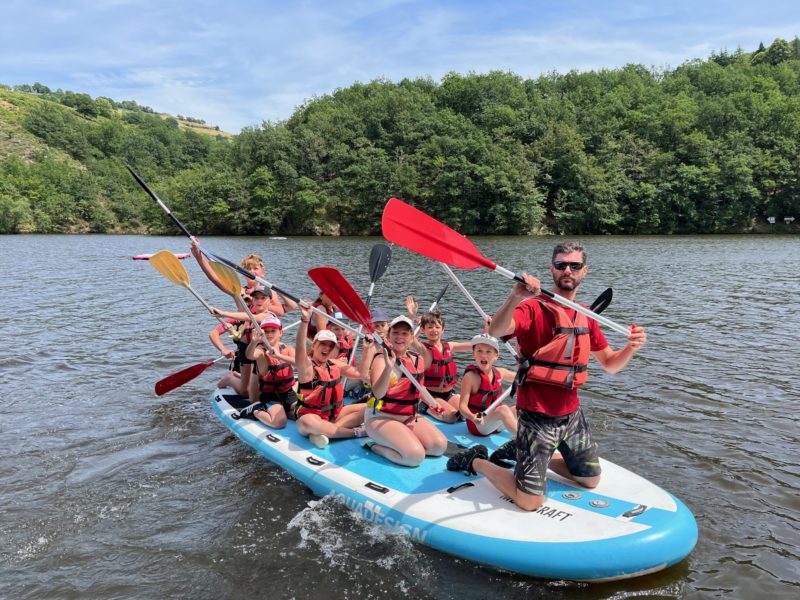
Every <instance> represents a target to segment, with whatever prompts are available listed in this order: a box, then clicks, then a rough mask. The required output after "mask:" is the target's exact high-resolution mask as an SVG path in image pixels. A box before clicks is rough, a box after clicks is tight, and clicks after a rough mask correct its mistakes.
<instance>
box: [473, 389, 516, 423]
mask: <svg viewBox="0 0 800 600" xmlns="http://www.w3.org/2000/svg"><path fill="white" fill-rule="evenodd" d="M513 391H514V386H508V387H507V388H506V390H505V391H504V392H503V393H502V394H500V397H499V398H497V400H495V401H494V402H492V403H491V404H490V405H489V406H488V407H487V408H486V410H483V411H481V413H480V414H482V415H483V416H484V417H486V416H488V415H489V414H491V412H492V411H493V410H494V409H495V408H497V407H498V406H500V405H501V404H502V403H503V401H504V400H505V399H506V398H508V397H509V396H510V395H511V392H513Z"/></svg>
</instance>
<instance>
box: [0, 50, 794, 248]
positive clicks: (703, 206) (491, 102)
mask: <svg viewBox="0 0 800 600" xmlns="http://www.w3.org/2000/svg"><path fill="white" fill-rule="evenodd" d="M21 88H22V86H18V87H17V89H16V90H12V89H9V88H5V89H2V88H0V126H2V128H0V232H3V233H9V232H33V231H36V232H62V231H92V232H124V231H137V232H152V233H161V232H168V231H172V225H171V223H169V222H168V221H167V220H166V218H165V216H164V215H163V214H161V213H160V211H159V209H158V207H157V206H155V205H154V203H152V201H151V200H150V199H149V198H148V197H146V196H145V195H144V194H143V192H142V191H141V190H140V189H138V187H137V186H136V184H135V182H133V180H132V179H131V178H130V176H129V175H128V173H127V171H126V170H125V167H124V163H127V164H130V165H131V166H133V167H134V168H135V169H136V170H137V171H138V172H139V173H140V174H141V175H142V177H144V178H145V180H147V181H148V182H149V183H150V185H151V187H153V188H154V189H155V190H156V191H157V193H158V194H159V195H160V196H161V197H162V198H163V199H165V201H167V202H168V204H169V206H170V208H171V209H172V210H173V211H174V212H175V213H176V215H177V216H178V217H179V218H180V219H181V220H182V221H184V222H185V223H186V224H187V226H188V227H189V228H190V229H191V230H193V231H196V232H197V233H198V234H255V235H267V234H323V235H324V234H343V235H363V234H379V233H380V216H381V212H382V210H383V206H384V204H385V201H386V200H387V199H388V198H389V197H392V196H397V197H399V198H402V199H403V200H405V201H407V202H410V203H412V204H414V205H415V206H417V207H418V208H420V209H422V210H424V211H426V212H428V213H429V214H431V215H433V216H435V217H436V218H438V219H439V220H442V221H444V222H446V223H447V224H448V225H450V226H452V227H454V228H455V229H457V230H459V231H461V232H462V233H465V234H510V235H520V234H534V233H567V234H679V233H724V232H741V231H753V230H757V229H759V228H761V227H763V224H765V223H766V221H767V217H769V216H776V217H777V218H778V222H779V223H780V222H782V220H783V217H784V216H800V153H799V152H798V151H799V150H800V148H799V147H798V145H800V40H798V38H795V39H794V40H792V41H788V42H787V41H785V40H782V39H776V40H775V41H774V42H773V43H772V44H770V45H769V46H768V47H765V46H764V45H763V44H762V45H761V46H760V47H759V48H758V49H757V50H756V51H754V52H745V51H743V50H741V49H738V50H736V51H735V52H729V51H727V50H722V51H719V52H715V53H713V54H712V55H711V56H710V57H709V58H708V59H706V60H693V61H689V62H686V63H685V64H683V65H681V66H679V67H677V68H675V69H655V68H645V67H644V66H641V65H627V66H625V67H622V68H619V69H603V70H599V71H590V72H577V71H571V72H569V73H556V72H553V73H547V74H544V75H542V76H540V77H538V78H536V79H523V78H521V77H519V76H518V75H516V74H514V73H510V72H502V71H493V72H490V73H487V74H473V73H470V74H458V73H450V74H448V75H446V76H445V77H444V78H442V80H441V81H438V82H435V81H433V80H431V79H430V78H417V79H404V80H402V81H399V82H391V81H385V80H376V81H372V82H369V83H354V84H353V85H351V86H349V87H346V88H342V89H337V90H335V91H333V92H332V93H330V94H327V95H324V96H321V97H317V98H314V99H312V100H309V101H308V102H306V103H305V104H304V105H303V106H301V107H299V108H298V109H297V110H296V111H295V112H294V114H292V116H291V117H289V118H288V119H287V120H285V121H280V122H276V123H272V122H264V123H263V124H261V125H260V126H257V127H247V128H245V129H243V130H242V131H241V132H240V133H239V134H238V135H236V136H233V137H232V138H227V137H223V136H221V135H218V136H215V137H213V136H209V135H206V134H203V133H197V132H195V131H192V130H187V129H183V128H181V127H180V126H179V123H178V121H177V120H175V119H173V118H163V117H162V116H160V115H157V114H154V113H153V111H152V109H148V108H147V107H142V106H140V105H137V104H136V103H135V102H132V101H125V102H114V101H113V100H111V99H108V98H97V99H92V98H91V97H89V96H88V95H86V94H75V93H73V92H63V91H61V90H58V91H57V93H56V92H52V91H50V90H49V89H48V88H46V86H43V85H41V84H34V85H33V86H28V88H30V89H27V88H26V89H21ZM4 102H5V104H4ZM7 105H14V106H15V107H16V109H17V110H14V111H11V110H7ZM4 106H6V109H4ZM4 120H5V121H6V123H5V124H4V123H3V121H4ZM4 131H5V132H7V134H8V136H9V139H12V138H13V139H17V138H19V139H21V138H24V136H32V137H31V139H33V140H34V141H35V142H36V143H35V144H33V145H32V147H31V148H30V149H29V150H28V151H27V152H26V153H23V154H24V155H23V156H20V153H19V152H17V153H16V154H14V153H13V152H11V151H9V150H8V149H6V150H4V146H3V143H4V142H3V140H2V137H3V132H4ZM15 136H16V137H15Z"/></svg>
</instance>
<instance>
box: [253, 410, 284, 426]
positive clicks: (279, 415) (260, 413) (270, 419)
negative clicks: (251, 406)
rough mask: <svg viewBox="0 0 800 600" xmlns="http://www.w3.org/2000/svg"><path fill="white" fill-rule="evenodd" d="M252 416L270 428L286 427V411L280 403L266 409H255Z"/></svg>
mask: <svg viewBox="0 0 800 600" xmlns="http://www.w3.org/2000/svg"><path fill="white" fill-rule="evenodd" d="M253 416H255V418H256V419H258V420H259V421H261V422H262V423H263V424H264V425H266V426H267V427H272V429H283V428H284V427H286V411H285V410H283V406H281V405H280V404H273V405H272V406H270V407H269V408H268V409H267V410H256V411H254V412H253Z"/></svg>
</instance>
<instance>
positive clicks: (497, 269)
mask: <svg viewBox="0 0 800 600" xmlns="http://www.w3.org/2000/svg"><path fill="white" fill-rule="evenodd" d="M489 262H490V263H491V261H489ZM491 264H492V265H493V266H491V267H489V266H488V265H487V268H490V269H492V270H493V271H494V272H496V273H499V274H500V275H502V276H503V277H507V278H508V279H513V280H514V281H516V282H518V283H521V284H522V285H526V283H525V280H524V279H523V278H522V277H521V276H519V275H517V274H516V273H514V272H513V271H509V270H508V269H505V268H503V267H501V266H500V265H496V264H494V263H491ZM540 292H541V293H542V294H544V295H545V296H547V297H548V298H551V299H553V300H555V301H556V302H558V303H559V304H562V305H563V306H566V307H568V308H571V309H572V310H574V311H576V312H579V313H581V314H584V315H586V316H587V317H589V318H590V319H594V320H595V321H597V322H598V323H600V324H601V325H605V326H606V327H609V328H611V329H613V330H614V331H616V332H617V333H621V334H622V335H625V336H627V335H628V334H629V333H630V330H629V329H626V328H625V327H623V326H622V325H620V324H618V323H615V322H614V321H612V320H611V319H608V318H606V317H604V316H602V315H598V314H596V313H594V312H592V311H591V310H589V309H588V308H586V307H584V306H581V305H580V304H578V303H577V302H573V301H572V300H569V299H567V298H564V296H561V295H559V294H554V293H553V292H551V291H550V290H546V289H544V288H541V289H540Z"/></svg>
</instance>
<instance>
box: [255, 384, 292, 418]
mask: <svg viewBox="0 0 800 600" xmlns="http://www.w3.org/2000/svg"><path fill="white" fill-rule="evenodd" d="M258 399H259V400H260V401H261V406H262V407H263V408H262V410H264V411H266V410H267V409H268V408H269V405H270V404H280V405H281V406H283V410H285V411H286V416H287V417H289V418H290V419H294V408H295V404H296V403H297V393H296V392H295V391H294V390H289V391H288V392H283V393H282V394H280V393H278V392H261V395H260V396H259V398H258Z"/></svg>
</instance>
